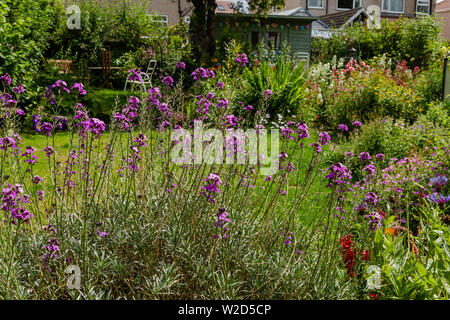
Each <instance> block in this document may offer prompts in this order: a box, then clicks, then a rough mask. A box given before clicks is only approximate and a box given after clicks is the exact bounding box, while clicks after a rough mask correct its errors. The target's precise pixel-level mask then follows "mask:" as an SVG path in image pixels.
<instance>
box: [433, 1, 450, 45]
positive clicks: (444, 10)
mask: <svg viewBox="0 0 450 320" xmlns="http://www.w3.org/2000/svg"><path fill="white" fill-rule="evenodd" d="M436 16H438V17H439V18H440V19H441V22H442V36H443V37H444V38H445V39H447V40H450V0H444V1H441V2H439V3H438V4H437V6H436Z"/></svg>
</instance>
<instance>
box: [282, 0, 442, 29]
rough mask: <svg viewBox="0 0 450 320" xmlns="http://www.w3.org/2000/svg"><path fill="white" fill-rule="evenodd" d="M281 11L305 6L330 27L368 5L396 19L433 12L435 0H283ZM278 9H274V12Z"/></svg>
mask: <svg viewBox="0 0 450 320" xmlns="http://www.w3.org/2000/svg"><path fill="white" fill-rule="evenodd" d="M285 1H286V6H285V8H283V9H282V10H283V11H287V10H293V9H295V8H299V7H302V8H305V9H306V10H307V11H308V12H310V13H311V14H312V15H314V16H317V17H319V19H320V21H322V22H324V23H325V24H327V25H328V26H330V27H341V26H343V25H345V24H347V23H348V22H351V21H349V20H352V19H356V18H358V16H359V15H360V14H365V15H366V16H367V13H365V10H361V9H367V7H368V6H370V5H376V6H378V7H379V8H380V10H381V18H382V19H397V18H398V17H400V16H403V17H407V18H414V17H416V16H417V14H418V13H419V14H420V13H422V14H423V13H425V14H433V13H435V11H436V0H285ZM447 1H448V0H447ZM277 11H279V10H277V9H275V10H274V12H277Z"/></svg>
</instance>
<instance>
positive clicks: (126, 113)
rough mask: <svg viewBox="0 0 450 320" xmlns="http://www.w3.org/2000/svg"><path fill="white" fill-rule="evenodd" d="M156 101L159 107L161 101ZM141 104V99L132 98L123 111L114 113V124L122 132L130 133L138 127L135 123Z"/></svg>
mask: <svg viewBox="0 0 450 320" xmlns="http://www.w3.org/2000/svg"><path fill="white" fill-rule="evenodd" d="M158 92H159V91H158ZM149 99H150V98H149ZM154 100H156V101H158V105H159V100H157V99H156V98H154ZM156 101H155V102H156ZM139 103H140V100H139V98H137V97H134V96H131V97H130V98H129V99H128V104H127V105H126V106H125V107H124V108H122V111H121V112H116V113H114V122H115V123H116V124H117V126H118V127H119V129H120V130H122V131H127V132H130V131H131V130H132V127H133V126H135V125H136V124H135V123H134V122H133V121H134V120H135V119H136V118H137V116H138V109H139Z"/></svg>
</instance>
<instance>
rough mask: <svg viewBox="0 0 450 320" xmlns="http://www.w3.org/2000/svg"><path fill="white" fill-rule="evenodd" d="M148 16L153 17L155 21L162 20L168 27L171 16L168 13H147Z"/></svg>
mask: <svg viewBox="0 0 450 320" xmlns="http://www.w3.org/2000/svg"><path fill="white" fill-rule="evenodd" d="M147 16H148V17H149V18H150V19H152V21H153V22H160V23H161V24H163V25H165V26H166V27H167V26H168V25H169V16H168V15H167V14H159V13H158V14H156V15H155V14H147ZM155 18H156V19H155ZM158 18H159V19H158Z"/></svg>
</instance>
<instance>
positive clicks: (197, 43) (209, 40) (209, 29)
mask: <svg viewBox="0 0 450 320" xmlns="http://www.w3.org/2000/svg"><path fill="white" fill-rule="evenodd" d="M191 1H192V4H193V5H194V16H193V17H192V18H191V29H190V32H191V41H192V46H193V48H192V52H193V55H194V58H195V60H197V62H198V63H208V61H209V60H210V59H211V58H212V57H213V56H214V53H215V51H216V40H215V31H216V7H217V5H216V1H215V0H191Z"/></svg>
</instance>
